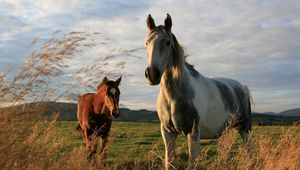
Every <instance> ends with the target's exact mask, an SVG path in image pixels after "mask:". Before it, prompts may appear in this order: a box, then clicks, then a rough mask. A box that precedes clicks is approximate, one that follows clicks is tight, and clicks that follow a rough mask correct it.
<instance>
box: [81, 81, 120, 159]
mask: <svg viewBox="0 0 300 170" xmlns="http://www.w3.org/2000/svg"><path fill="white" fill-rule="evenodd" d="M121 79H122V77H120V78H118V79H117V80H116V81H111V80H108V79H107V78H106V77H105V78H104V79H103V81H102V82H101V83H100V84H99V85H98V87H97V92H96V93H86V94H83V95H81V96H79V98H78V104H77V107H78V110H77V119H78V128H81V129H82V132H83V136H84V138H85V143H86V147H87V149H88V152H89V154H88V159H90V158H91V157H92V156H93V155H94V154H95V153H96V152H97V145H98V137H99V136H100V137H101V143H102V144H101V149H100V154H101V153H102V152H103V151H104V149H105V144H106V142H107V138H108V134H109V131H110V127H111V122H112V117H118V116H119V96H120V90H119V85H120V82H121Z"/></svg>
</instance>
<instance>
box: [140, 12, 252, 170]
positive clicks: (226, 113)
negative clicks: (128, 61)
mask: <svg viewBox="0 0 300 170" xmlns="http://www.w3.org/2000/svg"><path fill="white" fill-rule="evenodd" d="M147 26H148V29H149V33H148V35H147V37H146V40H145V44H146V46H147V52H148V60H149V63H148V64H149V65H148V67H147V68H146V70H145V76H146V78H147V79H148V81H149V84H150V85H158V84H160V92H159V95H158V99H157V113H158V116H159V119H160V122H161V134H162V137H163V140H164V144H165V167H166V169H169V167H170V163H171V161H172V157H173V156H174V154H175V146H176V137H177V135H178V134H183V135H185V136H187V139H188V153H189V166H190V167H191V168H195V166H196V165H197V158H198V152H199V145H200V144H199V140H200V138H204V139H209V138H216V137H218V136H219V135H221V134H222V132H223V130H224V129H225V128H226V126H227V125H228V123H229V122H230V123H231V124H232V125H233V126H234V127H235V128H236V129H237V130H238V131H239V133H240V135H241V137H242V139H243V141H244V142H245V143H247V142H248V141H249V136H250V135H249V133H250V130H251V104H250V99H251V96H250V93H249V90H248V88H247V86H245V85H242V84H241V83H239V82H237V81H235V80H232V79H227V78H207V77H205V76H203V75H201V74H200V73H199V72H197V71H196V70H195V69H194V67H193V66H192V65H190V64H188V63H187V62H186V61H185V53H184V50H183V48H182V47H181V46H180V45H179V43H178V42H177V40H176V37H175V35H174V34H173V33H172V31H171V27H172V20H171V17H170V15H169V14H167V18H166V19H165V23H164V25H160V26H156V25H155V23H154V20H153V18H152V17H151V15H149V16H148V18H147ZM233 120H235V121H234V122H233Z"/></svg>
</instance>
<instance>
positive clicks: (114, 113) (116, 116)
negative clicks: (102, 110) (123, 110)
mask: <svg viewBox="0 0 300 170" xmlns="http://www.w3.org/2000/svg"><path fill="white" fill-rule="evenodd" d="M112 115H113V117H114V118H118V117H119V116H120V112H119V111H117V112H113V113H112Z"/></svg>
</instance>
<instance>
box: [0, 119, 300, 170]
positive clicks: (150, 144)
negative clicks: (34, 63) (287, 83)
mask: <svg viewBox="0 0 300 170" xmlns="http://www.w3.org/2000/svg"><path fill="white" fill-rule="evenodd" d="M28 124H30V123H28ZM26 126H28V127H29V129H30V130H28V129H27V130H28V131H26V130H24V129H22V127H26ZM14 127H16V126H14ZM18 127H20V128H15V129H14V130H16V133H17V131H18V129H21V130H23V132H21V133H20V134H23V135H18V139H16V140H15V142H13V143H12V145H13V147H10V146H6V144H7V143H6V142H5V141H6V140H7V139H9V140H10V141H13V140H14V139H13V135H12V136H10V135H9V134H8V133H6V134H5V131H3V130H1V134H2V135H1V143H0V144H1V150H2V151H4V152H1V160H2V166H1V167H4V168H3V169H19V168H20V169H60V168H64V169H83V168H87V169H99V168H100V169H161V168H162V167H163V161H162V159H163V157H164V145H163V141H162V138H161V135H160V131H159V129H160V128H159V123H141V122H113V126H112V129H111V133H110V137H109V142H108V148H107V156H106V159H103V158H101V156H98V157H96V164H94V165H91V164H90V163H89V162H88V161H87V160H86V152H85V145H84V140H83V137H82V133H81V131H77V130H75V127H76V122H71V121H70V122H67V121H64V122H60V121H57V122H56V121H54V122H44V123H38V124H35V125H27V123H22V124H20V123H18ZM25 132H27V133H25ZM299 132H300V127H299V126H257V127H254V129H253V136H252V138H253V143H254V148H255V149H254V153H253V154H252V156H249V154H247V153H246V151H245V147H244V146H243V144H242V141H241V139H240V137H239V135H238V134H237V132H236V131H235V130H231V131H228V132H227V133H225V134H224V135H223V136H222V137H221V139H219V140H217V139H213V140H201V142H200V145H201V147H200V156H199V162H200V164H199V169H228V168H229V169H244V168H246V169H268V168H272V167H274V168H275V169H299V167H300V166H299V165H300V150H299V146H300V137H299V134H300V133H299ZM10 138H11V139H10ZM5 151H6V152H5ZM253 156H254V157H255V158H253ZM2 158H3V159H2ZM175 160H176V161H174V166H175V167H176V168H178V169H184V168H185V167H186V166H187V160H188V155H187V143H186V140H185V137H184V136H179V138H178V142H177V149H176V158H175Z"/></svg>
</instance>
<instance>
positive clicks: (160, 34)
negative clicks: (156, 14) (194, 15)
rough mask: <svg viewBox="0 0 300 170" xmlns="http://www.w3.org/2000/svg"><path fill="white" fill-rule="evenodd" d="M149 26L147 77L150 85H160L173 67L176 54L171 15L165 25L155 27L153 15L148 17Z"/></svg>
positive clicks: (146, 41)
mask: <svg viewBox="0 0 300 170" xmlns="http://www.w3.org/2000/svg"><path fill="white" fill-rule="evenodd" d="M147 26H148V29H149V33H148V35H147V37H146V39H145V44H146V47H147V54H148V67H147V68H146V70H145V76H146V78H147V79H148V81H149V84H150V85H157V84H159V83H160V80H161V76H162V74H163V72H164V71H165V70H166V69H167V68H169V67H170V66H171V65H172V62H173V58H172V56H173V53H174V38H175V37H174V36H173V34H172V32H171V27H172V19H171V16H170V15H169V14H167V17H166V19H165V24H164V25H160V26H155V23H154V20H153V18H152V17H151V15H150V14H149V15H148V18H147Z"/></svg>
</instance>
